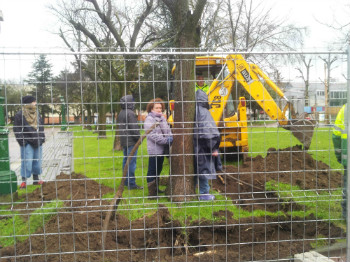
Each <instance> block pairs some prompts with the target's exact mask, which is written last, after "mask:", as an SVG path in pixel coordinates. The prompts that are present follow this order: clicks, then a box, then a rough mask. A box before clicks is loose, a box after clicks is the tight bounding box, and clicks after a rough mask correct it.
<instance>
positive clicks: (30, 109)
mask: <svg viewBox="0 0 350 262" xmlns="http://www.w3.org/2000/svg"><path fill="white" fill-rule="evenodd" d="M13 132H14V133H15V136H16V140H17V142H18V144H19V146H20V148H21V177H22V183H21V186H20V188H21V189H23V188H26V186H27V179H28V178H30V177H31V175H32V174H33V185H42V184H43V183H44V182H43V181H42V180H41V179H39V176H40V175H41V173H42V167H41V165H42V155H43V150H42V144H43V143H44V142H45V132H44V126H43V122H42V119H41V118H40V115H39V112H38V107H37V104H36V99H35V97H33V96H24V97H23V98H22V110H20V111H18V112H17V114H16V115H15V121H14V124H13Z"/></svg>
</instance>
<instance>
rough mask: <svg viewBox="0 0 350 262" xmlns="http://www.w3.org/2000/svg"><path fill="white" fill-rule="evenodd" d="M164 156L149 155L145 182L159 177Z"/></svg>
mask: <svg viewBox="0 0 350 262" xmlns="http://www.w3.org/2000/svg"><path fill="white" fill-rule="evenodd" d="M163 162H164V156H150V157H149V158H148V171H147V183H150V182H153V181H154V180H155V179H156V178H159V176H160V173H161V172H162V169H163Z"/></svg>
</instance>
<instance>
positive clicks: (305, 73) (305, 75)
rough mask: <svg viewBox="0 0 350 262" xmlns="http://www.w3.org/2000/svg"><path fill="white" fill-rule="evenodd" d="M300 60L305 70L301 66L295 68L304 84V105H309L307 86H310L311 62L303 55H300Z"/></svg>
mask: <svg viewBox="0 0 350 262" xmlns="http://www.w3.org/2000/svg"><path fill="white" fill-rule="evenodd" d="M300 61H301V63H302V65H303V66H304V67H305V71H304V69H303V68H302V67H296V68H295V69H296V70H297V71H298V72H299V73H300V76H299V77H300V78H301V79H302V80H303V81H304V84H305V91H304V97H305V106H309V86H310V68H311V67H312V65H311V62H312V59H311V58H309V59H307V58H306V57H305V55H300Z"/></svg>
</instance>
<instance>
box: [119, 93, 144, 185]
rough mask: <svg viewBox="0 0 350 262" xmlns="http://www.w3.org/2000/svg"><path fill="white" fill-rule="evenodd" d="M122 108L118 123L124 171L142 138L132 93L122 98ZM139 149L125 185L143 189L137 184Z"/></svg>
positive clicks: (130, 165) (132, 161)
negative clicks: (136, 173) (131, 153)
mask: <svg viewBox="0 0 350 262" xmlns="http://www.w3.org/2000/svg"><path fill="white" fill-rule="evenodd" d="M120 103H121V108H122V110H121V111H120V112H119V114H118V118H117V124H118V129H119V134H120V145H121V146H122V147H123V154H124V158H123V171H124V167H125V164H126V161H127V160H128V156H129V155H130V152H131V151H132V149H133V148H134V146H135V144H136V143H137V141H138V140H139V138H140V127H139V125H138V123H137V117H136V114H135V112H134V110H135V101H134V98H133V96H132V95H126V96H123V97H122V98H121V99H120ZM136 160H137V150H136V152H135V154H134V156H133V157H132V158H131V161H130V163H129V169H128V174H127V178H126V180H125V184H124V185H125V186H127V187H128V189H129V190H134V189H143V187H141V186H138V185H137V184H136V179H135V170H136Z"/></svg>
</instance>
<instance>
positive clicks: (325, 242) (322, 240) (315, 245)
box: [310, 234, 330, 249]
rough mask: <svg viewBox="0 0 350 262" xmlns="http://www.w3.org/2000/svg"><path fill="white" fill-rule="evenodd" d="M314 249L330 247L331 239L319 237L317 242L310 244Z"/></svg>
mask: <svg viewBox="0 0 350 262" xmlns="http://www.w3.org/2000/svg"><path fill="white" fill-rule="evenodd" d="M310 245H311V247H312V248H313V249H317V248H320V247H326V246H329V245H330V243H329V239H328V238H327V237H325V236H323V235H321V234H320V235H318V236H317V238H316V240H315V241H313V242H311V243H310Z"/></svg>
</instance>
